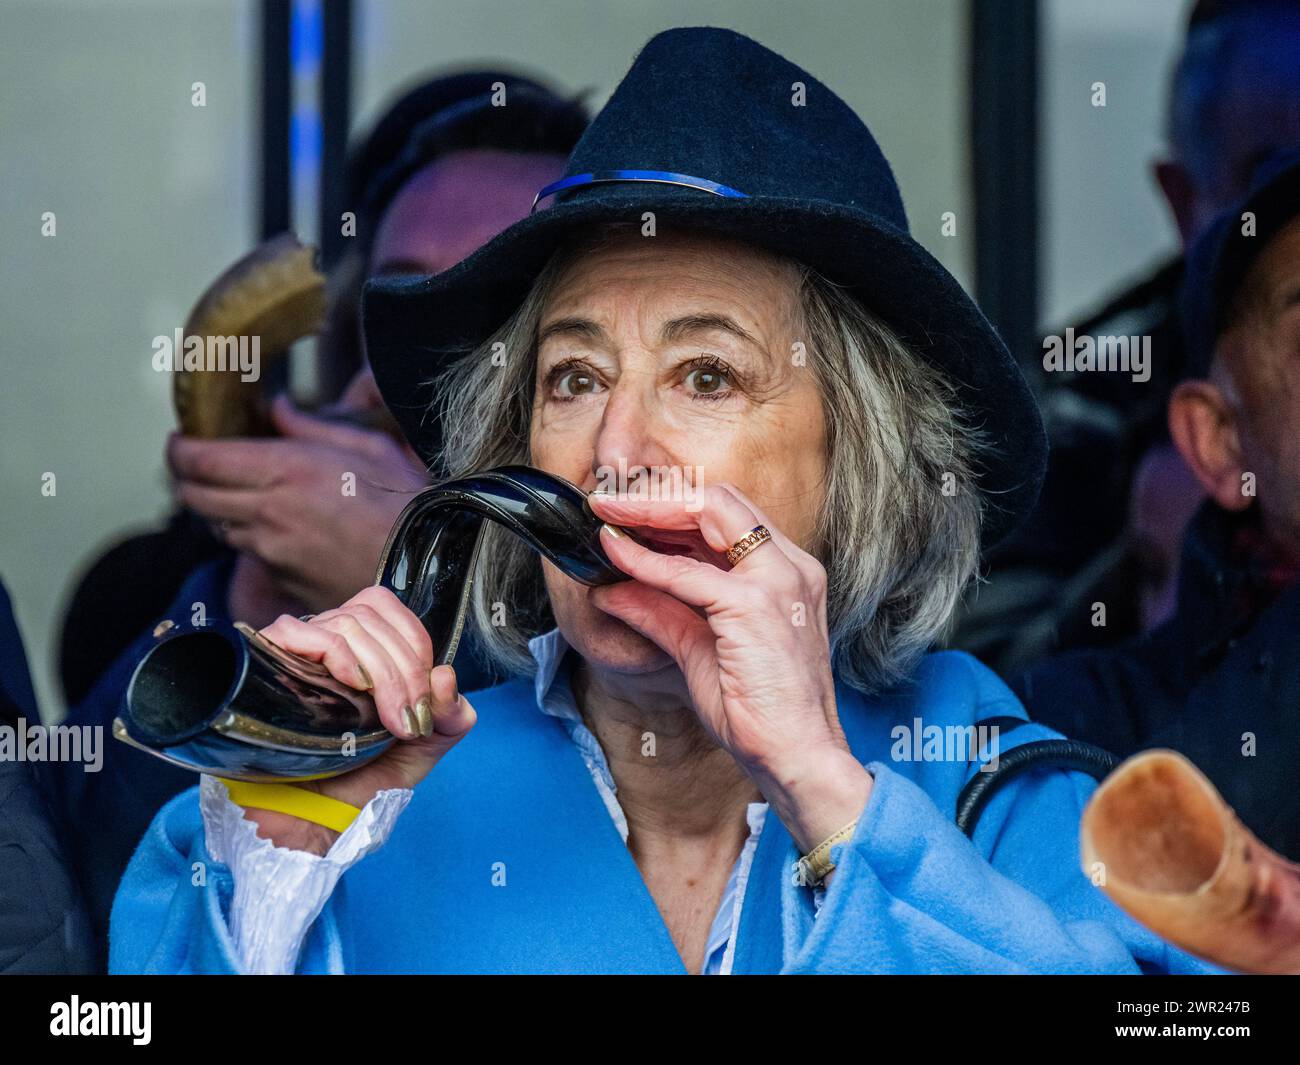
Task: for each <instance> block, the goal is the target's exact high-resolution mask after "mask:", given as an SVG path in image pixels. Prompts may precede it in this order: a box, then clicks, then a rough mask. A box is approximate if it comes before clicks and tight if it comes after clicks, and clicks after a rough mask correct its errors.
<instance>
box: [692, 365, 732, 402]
mask: <svg viewBox="0 0 1300 1065" xmlns="http://www.w3.org/2000/svg"><path fill="white" fill-rule="evenodd" d="M685 381H686V387H687V389H689V390H690V391H691V392H694V393H695V394H696V395H699V396H711V395H717V394H718V393H719V392H722V391H723V390H724V389H725V388H726V387H727V376H726V374H723V373H720V372H719V371H717V370H714V369H712V368H710V367H705V366H701V367H697V368H696V369H694V370H691V371H690V373H688V374H687V375H686V378H685Z"/></svg>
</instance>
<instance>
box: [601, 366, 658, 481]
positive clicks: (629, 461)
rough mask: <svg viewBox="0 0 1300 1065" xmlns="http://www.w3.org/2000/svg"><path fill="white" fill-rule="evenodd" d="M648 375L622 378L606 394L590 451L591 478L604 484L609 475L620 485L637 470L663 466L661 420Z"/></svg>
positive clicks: (631, 375) (624, 375) (628, 374)
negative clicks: (613, 473) (593, 443)
mask: <svg viewBox="0 0 1300 1065" xmlns="http://www.w3.org/2000/svg"><path fill="white" fill-rule="evenodd" d="M655 395H656V394H655V389H654V384H653V377H652V375H642V374H637V373H624V374H622V375H621V376H620V377H619V379H618V381H617V382H616V383H615V384H614V386H613V387H612V388H611V389H610V390H609V393H608V397H607V398H606V400H605V407H604V410H603V411H602V413H601V419H600V426H599V428H598V429H597V431H596V446H595V448H594V449H593V450H592V458H591V461H592V470H591V472H592V474H593V475H594V476H595V477H596V479H597V481H598V482H600V481H602V480H606V479H608V478H609V476H610V472H609V471H615V472H617V473H618V474H619V480H620V484H621V483H622V481H623V479H624V478H625V477H626V476H628V475H635V474H636V471H637V469H638V468H640V467H650V466H663V465H666V464H667V462H666V458H667V454H668V452H667V450H666V448H665V441H664V439H663V433H662V428H663V427H662V420H661V419H660V417H659V412H658V410H657V409H656V402H655Z"/></svg>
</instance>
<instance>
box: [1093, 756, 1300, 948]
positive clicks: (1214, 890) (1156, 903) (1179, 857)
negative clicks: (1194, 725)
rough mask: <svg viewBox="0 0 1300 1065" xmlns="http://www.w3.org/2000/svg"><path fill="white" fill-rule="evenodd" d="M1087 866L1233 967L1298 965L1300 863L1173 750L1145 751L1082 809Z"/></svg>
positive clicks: (1146, 912) (1169, 935)
mask: <svg viewBox="0 0 1300 1065" xmlns="http://www.w3.org/2000/svg"><path fill="white" fill-rule="evenodd" d="M1080 836H1081V839H1080V844H1081V850H1082V857H1083V871H1084V873H1085V874H1086V875H1087V876H1088V877H1089V878H1091V879H1092V881H1093V883H1095V884H1098V885H1099V886H1100V887H1102V889H1103V890H1104V891H1105V892H1106V894H1107V895H1109V896H1110V897H1111V898H1112V899H1114V900H1115V902H1117V903H1118V904H1119V905H1120V906H1122V907H1123V908H1124V909H1125V910H1127V911H1128V912H1129V913H1130V914H1132V915H1133V916H1134V917H1136V918H1137V919H1138V920H1139V921H1141V922H1142V923H1143V924H1144V925H1146V926H1147V927H1148V928H1150V929H1152V931H1154V932H1156V933H1157V934H1159V935H1160V936H1162V937H1163V938H1165V939H1167V940H1169V941H1170V942H1171V943H1174V944H1176V945H1177V946H1179V947H1182V948H1184V949H1185V950H1188V951H1190V952H1191V953H1193V954H1196V955H1199V956H1200V957H1202V958H1206V959H1208V960H1209V961H1212V962H1214V963H1216V964H1218V965H1222V966H1224V967H1225V968H1228V969H1238V970H1241V971H1244V972H1252V973H1300V867H1298V866H1295V865H1292V864H1291V863H1290V862H1288V861H1287V860H1286V859H1285V858H1282V857H1281V856H1280V855H1278V854H1275V853H1274V852H1273V851H1271V850H1269V849H1268V848H1267V847H1265V846H1264V844H1262V843H1260V841H1259V840H1257V839H1256V838H1255V837H1254V836H1253V835H1251V833H1250V831H1249V830H1248V829H1247V828H1246V827H1245V826H1244V825H1243V824H1242V823H1241V822H1240V821H1238V820H1237V817H1236V815H1235V814H1234V813H1233V812H1232V810H1231V808H1230V807H1229V806H1228V805H1227V803H1225V802H1224V801H1223V798H1222V796H1220V795H1219V793H1218V792H1217V791H1216V790H1215V789H1214V785H1213V784H1211V783H1210V782H1209V780H1207V779H1206V778H1205V775H1204V774H1203V773H1201V771H1200V770H1199V769H1197V768H1196V766H1194V765H1193V764H1192V763H1191V762H1189V761H1188V760H1187V759H1186V758H1184V757H1183V756H1182V755H1180V754H1177V753H1175V752H1173V751H1161V750H1156V751H1145V752H1143V753H1142V754H1139V755H1135V756H1134V757H1133V758H1130V759H1129V760H1128V761H1126V762H1124V763H1123V764H1122V765H1120V766H1119V767H1118V768H1117V769H1116V770H1115V771H1114V772H1113V773H1111V774H1110V776H1108V777H1107V778H1106V779H1105V781H1103V782H1102V785H1101V787H1099V788H1098V789H1097V791H1096V792H1095V793H1094V794H1093V796H1092V799H1091V800H1090V801H1089V802H1088V805H1087V808H1086V809H1085V810H1084V811H1083V821H1082V824H1081V826H1080Z"/></svg>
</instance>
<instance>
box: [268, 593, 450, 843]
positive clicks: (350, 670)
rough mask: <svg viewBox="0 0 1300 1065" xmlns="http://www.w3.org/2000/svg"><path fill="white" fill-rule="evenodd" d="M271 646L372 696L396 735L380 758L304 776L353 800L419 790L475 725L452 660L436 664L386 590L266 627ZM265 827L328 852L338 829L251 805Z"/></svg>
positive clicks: (423, 636) (421, 633) (416, 626)
mask: <svg viewBox="0 0 1300 1065" xmlns="http://www.w3.org/2000/svg"><path fill="white" fill-rule="evenodd" d="M261 634H262V635H263V636H265V637H266V638H267V639H268V640H270V641H271V642H272V643H274V644H276V645H277V646H279V647H281V648H283V649H284V650H286V651H290V652H292V653H293V654H296V655H300V656H302V657H303V658H308V659H310V660H311V661H313V662H319V663H320V664H321V665H323V666H324V667H325V668H326V669H327V670H329V672H330V675H331V676H333V677H334V678H335V679H336V680H338V681H340V682H341V683H343V684H346V685H348V686H349V687H351V688H356V689H358V690H367V689H368V688H369V685H370V683H371V682H373V688H370V694H371V695H372V696H373V697H374V700H375V706H376V707H377V708H378V710H379V717H380V720H381V721H382V722H383V724H384V727H385V728H387V729H388V731H389V732H391V733H392V734H393V735H394V736H396V737H397V742H396V743H395V744H393V746H392V747H390V748H389V749H388V750H387V751H385V752H384V753H383V754H382V755H380V756H379V757H378V758H375V759H374V760H373V761H370V762H367V763H366V764H365V765H363V766H360V767H358V768H357V769H354V770H352V771H351V772H349V773H344V774H343V775H342V776H338V777H331V778H329V779H327V780H313V781H303V782H301V783H299V784H298V786H299V787H304V788H308V789H309V790H312V791H318V792H320V793H321V794H323V795H328V796H330V797H332V798H335V799H341V800H342V801H343V802H346V803H351V804H352V805H353V806H356V807H363V806H365V805H366V803H368V802H369V801H370V800H371V799H372V798H373V797H374V796H375V795H376V794H377V793H378V792H380V791H384V790H387V789H389V788H413V787H415V785H416V784H418V783H419V782H420V781H421V780H423V779H424V778H425V776H426V775H427V774H428V772H429V770H431V769H432V768H433V767H434V766H435V765H437V763H438V761H439V760H440V759H441V758H442V756H443V755H444V754H446V753H447V752H448V751H449V750H451V748H452V747H454V746H455V745H456V744H457V743H459V742H460V741H461V739H462V738H463V737H464V736H465V734H466V733H468V732H469V730H470V729H471V728H472V727H473V725H474V721H475V718H476V715H475V713H474V708H473V707H472V706H470V704H469V702H468V701H467V700H466V698H465V697H464V696H463V695H461V694H460V689H459V687H458V686H457V683H456V672H455V670H453V669H452V667H451V666H446V665H443V666H438V667H437V668H436V669H434V668H433V644H432V642H431V641H430V639H429V634H428V633H427V632H426V631H425V629H424V626H423V625H422V624H420V620H419V619H418V618H417V617H416V616H415V615H414V614H413V613H411V611H409V610H408V609H407V608H406V607H405V606H403V605H402V603H401V601H400V600H399V599H398V598H397V596H395V595H394V594H393V593H392V592H390V591H389V590H388V589H387V588H380V587H371V588H365V589H363V590H362V591H360V592H358V593H357V594H356V595H354V596H353V597H352V598H351V599H349V600H348V601H347V602H346V603H344V604H343V605H342V606H341V607H339V608H338V609H337V610H327V611H325V612H324V613H323V614H317V615H316V616H315V617H313V618H311V619H310V620H309V621H300V620H299V619H297V618H293V617H289V616H288V615H283V616H281V617H279V618H277V619H276V620H275V621H274V622H272V623H271V624H270V625H268V626H267V627H266V628H264V629H262V630H261ZM245 816H246V817H248V818H249V819H250V820H252V821H255V822H256V823H257V825H258V830H259V831H258V834H259V835H261V836H263V837H264V838H267V839H270V840H271V841H272V842H273V843H274V844H275V845H276V846H279V847H289V848H292V849H295V850H308V851H312V852H313V853H316V854H324V853H325V852H326V851H328V850H329V848H330V846H331V845H332V844H333V842H334V840H335V839H337V838H338V833H337V832H334V831H333V830H332V829H328V828H325V827H324V826H322V825H316V824H313V823H311V822H308V821H303V820H301V819H300V818H297V817H293V816H291V815H289V814H282V813H275V812H273V811H269V810H259V809H256V808H253V807H250V808H248V809H247V811H246V813H245Z"/></svg>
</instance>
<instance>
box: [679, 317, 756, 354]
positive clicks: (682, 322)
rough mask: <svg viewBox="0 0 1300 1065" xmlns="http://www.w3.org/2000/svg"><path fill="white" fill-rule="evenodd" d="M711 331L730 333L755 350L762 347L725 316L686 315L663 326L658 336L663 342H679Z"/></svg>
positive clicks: (731, 319)
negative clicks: (694, 334)
mask: <svg viewBox="0 0 1300 1065" xmlns="http://www.w3.org/2000/svg"><path fill="white" fill-rule="evenodd" d="M713 331H717V332H722V333H730V334H731V335H732V336H735V337H738V338H739V339H741V340H743V341H745V342H746V343H748V344H753V345H754V347H756V348H761V347H762V346H763V345H762V344H760V343H759V342H758V340H757V338H756V337H755V336H754V335H753V334H752V333H750V332H749V331H748V330H747V329H745V328H744V327H743V326H741V325H740V323H739V322H737V321H736V320H735V319H734V318H731V317H729V316H728V315H725V314H688V315H686V316H685V317H683V318H674V319H673V320H672V321H671V322H667V323H666V324H665V325H664V327H663V329H662V330H660V335H661V336H662V337H663V338H664V339H665V340H681V339H683V338H684V337H688V336H690V335H691V334H692V333H705V332H713Z"/></svg>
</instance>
